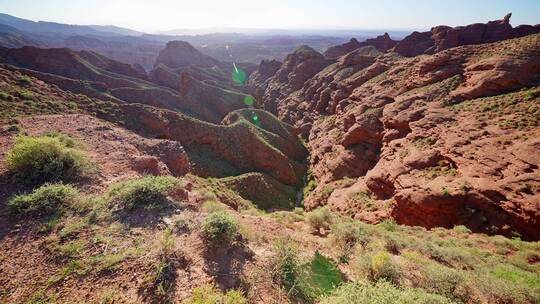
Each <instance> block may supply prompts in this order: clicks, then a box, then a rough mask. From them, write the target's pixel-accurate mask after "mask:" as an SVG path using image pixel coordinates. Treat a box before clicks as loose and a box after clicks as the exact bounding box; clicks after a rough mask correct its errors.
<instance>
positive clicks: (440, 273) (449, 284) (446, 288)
mask: <svg viewBox="0 0 540 304" xmlns="http://www.w3.org/2000/svg"><path fill="white" fill-rule="evenodd" d="M463 280H464V278H463V273H462V272H461V271H459V270H455V269H452V268H449V267H444V266H442V265H439V264H437V263H433V264H430V265H428V266H427V267H426V268H424V269H423V270H422V275H421V281H420V282H419V283H418V284H417V285H418V287H421V288H423V289H426V290H427V291H429V292H433V293H436V294H440V295H444V296H446V297H448V298H453V299H458V298H459V294H460V293H461V291H460V286H461V285H462V284H463Z"/></svg>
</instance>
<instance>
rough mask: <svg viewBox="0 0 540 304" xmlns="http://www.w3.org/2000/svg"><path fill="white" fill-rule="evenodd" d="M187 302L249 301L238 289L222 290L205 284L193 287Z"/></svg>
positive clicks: (229, 303) (244, 303)
mask: <svg viewBox="0 0 540 304" xmlns="http://www.w3.org/2000/svg"><path fill="white" fill-rule="evenodd" d="M185 303H186V304H216V303H223V304H247V303H248V301H247V300H246V298H245V297H244V296H243V295H242V293H241V292H240V291H238V290H228V291H227V292H225V293H224V292H221V291H220V290H218V289H217V288H216V287H215V286H214V285H210V284H208V285H203V286H200V287H197V288H195V289H193V292H192V296H191V297H190V298H189V299H188V300H187V301H186V302H185Z"/></svg>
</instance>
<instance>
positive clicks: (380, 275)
mask: <svg viewBox="0 0 540 304" xmlns="http://www.w3.org/2000/svg"><path fill="white" fill-rule="evenodd" d="M358 272H359V273H361V274H363V275H365V276H366V278H367V279H369V280H371V281H379V280H385V281H388V282H392V283H395V284H399V281H400V277H401V275H400V272H399V268H398V267H397V265H395V263H394V261H393V260H392V256H391V255H390V254H388V253H387V252H385V251H380V252H370V253H366V254H364V255H362V256H361V257H360V259H359V260H358Z"/></svg>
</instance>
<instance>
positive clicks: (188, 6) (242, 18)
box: [0, 0, 540, 32]
mask: <svg viewBox="0 0 540 304" xmlns="http://www.w3.org/2000/svg"><path fill="white" fill-rule="evenodd" d="M0 12H1V13H6V14H10V15H14V16H17V17H20V18H25V19H30V20H34V21H38V20H43V21H54V22H60V23H69V24H96V25H111V24H112V25H117V26H122V27H128V28H131V29H135V30H141V31H146V32H157V31H163V30H172V29H197V28H210V27H236V28H264V29H394V30H399V29H429V28H431V27H432V26H435V25H443V24H444V25H450V26H456V25H465V24H470V23H476V22H486V21H489V20H495V19H501V18H502V17H503V16H504V15H506V14H507V13H509V12H512V13H513V17H512V20H511V22H512V24H513V25H519V24H538V23H540V13H539V12H540V0H442V1H441V0H417V1H413V0H393V1H391V0H371V1H365V0H266V1H259V0H191V1H186V0H0Z"/></svg>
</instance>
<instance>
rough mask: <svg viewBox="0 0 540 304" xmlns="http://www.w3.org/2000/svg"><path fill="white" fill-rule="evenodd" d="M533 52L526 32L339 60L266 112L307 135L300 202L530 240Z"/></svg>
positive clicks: (535, 44)
mask: <svg viewBox="0 0 540 304" xmlns="http://www.w3.org/2000/svg"><path fill="white" fill-rule="evenodd" d="M502 24H504V22H502ZM490 26H491V27H494V28H495V29H496V28H499V27H501V24H500V23H496V24H491V25H490ZM502 27H504V26H502ZM502 27H501V28H502ZM440 31H443V32H446V33H447V32H448V31H449V29H445V28H439V29H437V30H436V31H435V32H440ZM490 32H493V33H495V34H493V35H492V36H491V37H503V36H502V34H501V33H498V32H497V31H496V30H490ZM415 35H418V36H422V34H415ZM486 37H487V36H486ZM460 39H461V38H460ZM490 39H496V38H490ZM460 41H463V40H460ZM441 45H442V44H441ZM539 47H540V34H535V35H528V36H526V37H522V38H517V39H506V40H503V41H500V42H496V43H492V44H482V45H467V46H461V47H457V48H451V49H448V50H444V51H440V52H438V53H437V54H434V55H431V56H422V57H415V58H403V57H398V56H395V55H394V54H392V53H387V54H381V53H380V52H379V53H376V52H371V51H369V50H368V49H365V48H361V49H358V50H357V51H355V52H352V53H348V54H347V55H344V56H342V57H340V58H338V60H337V62H335V63H334V64H332V65H331V66H328V67H326V68H325V69H324V71H321V72H319V73H317V74H316V75H315V76H314V77H312V78H311V79H309V80H307V81H305V83H304V85H303V87H302V88H301V89H299V90H297V91H295V92H293V93H292V94H290V95H289V96H288V97H286V98H284V99H281V102H280V104H279V106H278V108H277V111H278V115H279V117H280V118H282V119H284V120H285V121H289V122H291V123H292V124H293V125H294V126H295V127H297V128H298V129H299V130H301V131H302V134H304V135H305V137H306V138H307V139H308V140H309V141H308V148H309V150H310V154H311V157H310V169H311V171H312V173H313V175H314V176H315V178H316V180H317V183H318V186H317V188H316V189H315V191H314V192H312V194H311V195H309V196H308V197H307V198H306V199H305V201H304V204H305V205H306V206H307V207H308V208H315V207H317V206H320V205H324V204H329V205H330V207H331V208H332V209H334V210H336V211H339V212H342V213H345V214H348V215H351V216H355V217H357V218H360V219H365V220H368V221H377V220H381V219H383V218H385V217H394V218H395V219H396V220H397V221H398V222H400V223H403V224H409V225H422V226H425V227H437V226H444V227H451V226H453V225H459V224H463V225H467V226H468V227H470V228H471V229H473V230H475V231H482V232H487V233H502V234H507V235H510V234H511V233H513V232H518V233H520V234H522V235H523V236H524V237H525V238H527V239H538V238H539V237H540V235H538V231H537V229H535V228H534V227H536V226H537V225H538V223H539V222H540V212H539V211H538V206H539V204H538V202H540V199H539V198H540V192H539V191H540V171H539V170H538V168H539V166H538V165H537V164H536V162H537V160H536V157H535V156H533V155H538V154H539V152H538V149H540V146H538V145H537V143H536V139H533V138H537V137H538V136H537V135H534V134H536V133H537V132H538V131H539V130H540V129H539V126H540V122H539V121H538V119H537V118H534V116H535V115H536V113H540V109H538V111H539V112H536V111H537V108H538V107H537V105H535V102H534V100H536V99H538V96H540V93H539V92H538V90H539V89H538V87H534V88H533V89H532V90H529V91H521V90H522V89H523V88H527V87H530V86H537V85H538V84H539V83H540V78H538V75H540V66H539V64H538V60H539V58H540V50H539V49H538V48H539ZM508 92H512V93H510V95H501V96H499V97H498V95H500V94H507V93H508ZM494 95H495V96H494ZM490 96H494V97H492V98H490ZM527 96H529V97H527ZM473 98H479V99H475V100H472V99H473ZM527 100H528V101H527ZM452 104H456V105H454V106H452ZM529 107H531V108H530V110H529ZM469 108H470V110H461V109H469ZM518 117H522V118H518ZM518 120H519V121H522V122H519V123H518V122H517V121H518ZM520 126H521V127H520ZM522 136H526V139H525V138H524V139H523V140H518V142H519V143H516V144H512V145H509V146H505V145H504V142H505V141H507V139H508V138H522ZM512 141H515V140H512ZM488 147H489V148H488ZM517 151H529V152H528V154H523V153H521V152H517ZM533 151H535V152H533ZM518 154H519V157H517V155H518ZM351 179H352V181H353V183H354V185H353V186H350V185H351V183H350V182H348V181H349V180H351ZM525 184H526V185H527V186H524V185H525ZM344 187H345V188H344ZM347 187H350V188H347ZM340 188H343V189H340ZM329 189H330V190H329ZM520 189H521V190H520ZM360 192H362V193H363V194H361V196H360V197H364V199H365V200H370V203H369V204H370V205H371V206H372V207H370V208H371V209H366V208H367V207H366V206H365V205H363V204H365V201H364V203H363V202H362V199H360V200H359V199H358V198H357V197H358V196H357V195H358V193H360ZM329 193H331V194H329ZM365 197H367V198H365ZM373 206H375V207H373ZM373 208H375V209H373Z"/></svg>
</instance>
